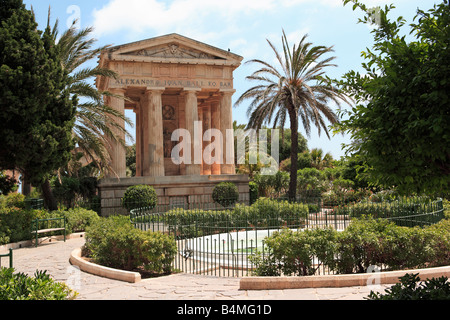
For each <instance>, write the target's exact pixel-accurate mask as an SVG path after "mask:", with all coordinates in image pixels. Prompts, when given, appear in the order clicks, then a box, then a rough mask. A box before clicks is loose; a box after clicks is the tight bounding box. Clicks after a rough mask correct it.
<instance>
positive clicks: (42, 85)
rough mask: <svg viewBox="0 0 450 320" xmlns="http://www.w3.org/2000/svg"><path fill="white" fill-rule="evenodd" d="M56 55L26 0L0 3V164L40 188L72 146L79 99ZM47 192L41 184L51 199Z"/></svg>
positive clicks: (63, 159)
mask: <svg viewBox="0 0 450 320" xmlns="http://www.w3.org/2000/svg"><path fill="white" fill-rule="evenodd" d="M58 54H59V52H58V48H57V47H56V46H55V43H54V41H53V39H52V37H51V36H50V30H49V29H48V28H47V29H46V30H45V32H43V33H42V32H41V31H39V30H38V29H37V23H36V21H35V17H34V14H33V13H32V12H31V11H29V10H27V9H26V8H25V5H24V4H23V3H22V1H19V0H3V1H1V10H0V110H1V111H0V123H2V126H1V128H0V145H1V146H2V148H1V150H0V167H1V168H2V169H17V170H19V171H20V172H21V173H22V176H24V178H25V181H28V182H30V183H32V184H33V185H36V186H39V185H43V184H44V182H48V179H47V178H48V175H49V174H50V173H51V172H53V171H54V170H56V169H58V168H59V167H61V166H64V165H65V164H66V163H67V162H68V161H69V159H70V156H71V154H70V151H71V150H72V149H73V139H72V136H71V131H72V128H73V125H74V115H75V105H76V103H77V99H76V97H75V96H74V97H70V94H69V92H67V90H66V84H67V80H68V78H67V74H66V73H65V72H64V70H63V68H62V67H61V64H60V62H59V60H58ZM47 191H48V188H46V186H45V185H43V195H44V197H45V199H46V200H49V199H51V194H48V192H47ZM47 204H48V203H47ZM50 205H52V204H50Z"/></svg>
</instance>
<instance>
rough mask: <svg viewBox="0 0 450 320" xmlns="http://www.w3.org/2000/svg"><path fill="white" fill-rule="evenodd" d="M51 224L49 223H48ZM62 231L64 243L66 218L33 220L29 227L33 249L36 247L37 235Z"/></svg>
mask: <svg viewBox="0 0 450 320" xmlns="http://www.w3.org/2000/svg"><path fill="white" fill-rule="evenodd" d="M50 222H51V223H50ZM56 231H64V242H65V241H66V218H65V217H62V218H49V219H36V220H33V222H32V225H31V234H32V235H34V237H35V247H37V246H38V235H39V234H44V233H52V232H56Z"/></svg>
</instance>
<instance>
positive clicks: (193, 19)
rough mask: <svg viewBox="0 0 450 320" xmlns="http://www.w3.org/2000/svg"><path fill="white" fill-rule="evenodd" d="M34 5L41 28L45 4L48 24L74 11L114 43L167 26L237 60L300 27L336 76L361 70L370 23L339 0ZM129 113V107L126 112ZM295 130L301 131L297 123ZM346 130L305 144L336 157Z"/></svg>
mask: <svg viewBox="0 0 450 320" xmlns="http://www.w3.org/2000/svg"><path fill="white" fill-rule="evenodd" d="M361 2H363V3H366V4H367V5H368V6H369V7H371V6H377V5H381V6H384V5H386V4H391V3H392V4H394V5H395V7H396V9H394V10H393V11H392V13H391V17H392V18H396V17H397V16H403V17H404V18H406V20H407V22H408V23H409V22H412V19H413V17H414V16H415V13H416V8H421V9H423V10H427V9H429V8H431V7H432V6H433V4H434V3H438V2H439V1H433V0H391V1H386V0H361ZM24 3H25V4H26V5H27V8H31V6H32V7H33V10H34V11H35V13H36V18H37V21H38V23H39V25H40V29H43V28H44V27H45V25H46V23H47V13H48V9H49V7H50V8H51V21H52V24H53V23H54V21H55V20H56V19H58V20H59V23H60V29H61V32H62V31H63V30H64V29H65V28H67V25H70V24H71V22H72V21H73V20H74V19H75V18H77V19H79V21H80V25H81V27H82V28H85V27H87V26H93V27H94V28H95V32H94V34H93V37H95V38H96V39H97V45H98V46H101V45H106V44H111V45H120V44H124V43H128V42H132V41H137V40H142V39H147V38H152V37H156V36H161V35H164V34H169V33H179V34H181V35H183V36H186V37H189V38H192V39H195V40H198V41H201V42H205V43H208V44H210V45H212V46H215V47H218V48H221V49H224V50H227V49H228V48H229V49H230V50H231V51H232V52H233V53H236V54H238V55H240V56H243V57H244V61H243V62H245V61H248V60H250V59H254V58H258V59H262V60H265V61H267V62H274V55H273V51H272V50H271V49H270V48H269V45H268V43H267V41H266V39H269V40H270V41H271V42H272V43H273V44H275V45H276V46H277V47H278V48H280V49H281V34H282V30H284V31H285V32H286V34H287V35H288V39H289V41H290V44H292V45H293V44H294V43H296V42H298V41H299V40H300V39H301V37H302V36H303V35H304V34H308V39H309V41H310V42H312V43H313V44H315V45H326V46H334V50H335V52H334V56H335V57H336V59H335V63H336V64H337V65H338V67H336V68H332V69H329V70H328V73H327V74H328V75H329V76H330V77H334V78H340V77H341V76H342V75H343V74H344V73H345V72H347V71H349V70H359V71H361V63H362V62H363V61H364V60H363V58H362V57H361V51H363V50H365V49H366V48H367V47H371V45H372V39H373V38H372V34H371V33H370V28H369V27H368V26H366V25H363V24H357V20H358V18H361V17H362V14H361V12H359V11H353V10H352V7H351V5H350V4H349V5H347V6H345V7H344V6H343V4H342V0H171V1H166V0H95V1H93V0H82V1H74V0H24ZM256 67H257V66H256V65H251V64H243V65H242V66H241V67H239V68H238V69H237V70H236V71H235V73H234V86H235V89H236V93H235V95H234V97H233V99H234V101H236V99H237V98H238V97H239V96H240V95H241V94H242V93H243V92H244V91H245V90H247V89H248V88H250V87H251V86H252V85H253V83H250V82H249V81H247V80H246V79H245V77H246V76H248V75H250V74H251V73H252V71H254V70H256V69H255V68H256ZM246 109H247V107H246V105H245V104H242V105H241V106H239V107H238V108H234V109H233V120H236V121H237V122H238V123H244V124H246V123H247V115H246ZM127 115H128V116H130V117H133V113H132V112H130V113H129V114H128V113H127ZM300 131H301V132H302V133H304V131H303V129H302V128H300ZM348 142H349V139H348V137H343V136H334V137H333V136H332V137H331V139H330V140H329V139H328V138H327V137H326V135H325V134H322V135H321V136H320V137H319V136H318V135H317V134H316V131H313V132H312V134H311V137H310V138H308V147H309V148H310V149H311V148H322V150H323V151H324V152H330V153H331V154H332V155H333V157H334V158H335V159H339V157H340V156H343V155H344V151H343V150H342V148H341V144H342V143H348Z"/></svg>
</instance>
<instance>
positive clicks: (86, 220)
mask: <svg viewBox="0 0 450 320" xmlns="http://www.w3.org/2000/svg"><path fill="white" fill-rule="evenodd" d="M24 201H25V197H24V196H23V195H21V194H9V195H8V196H7V197H0V245H4V244H7V243H14V242H19V241H25V240H30V239H31V233H30V231H31V223H32V221H33V220H35V219H37V218H38V219H48V218H58V217H66V218H67V224H66V232H67V233H68V234H70V233H72V232H81V231H84V230H85V228H86V226H88V225H90V224H91V223H93V221H94V220H97V219H99V216H98V214H97V213H96V212H95V211H92V210H87V209H83V208H73V209H69V210H64V211H63V210H61V211H52V212H48V211H47V210H37V209H27V208H25V205H24ZM50 227H51V225H50Z"/></svg>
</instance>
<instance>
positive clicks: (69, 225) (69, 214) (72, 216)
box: [51, 207, 100, 233]
mask: <svg viewBox="0 0 450 320" xmlns="http://www.w3.org/2000/svg"><path fill="white" fill-rule="evenodd" d="M51 215H52V216H53V217H55V218H56V217H66V219H67V222H66V232H67V233H72V232H83V231H85V230H86V227H88V226H90V225H91V224H93V223H94V222H95V221H97V220H98V219H100V217H99V215H98V214H97V212H95V211H93V210H88V209H84V208H79V207H76V208H72V209H68V210H65V211H53V212H52V213H51Z"/></svg>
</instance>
